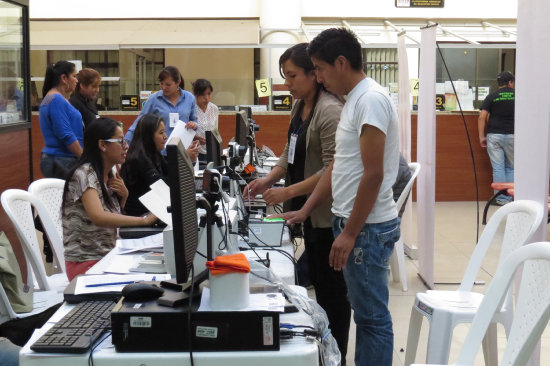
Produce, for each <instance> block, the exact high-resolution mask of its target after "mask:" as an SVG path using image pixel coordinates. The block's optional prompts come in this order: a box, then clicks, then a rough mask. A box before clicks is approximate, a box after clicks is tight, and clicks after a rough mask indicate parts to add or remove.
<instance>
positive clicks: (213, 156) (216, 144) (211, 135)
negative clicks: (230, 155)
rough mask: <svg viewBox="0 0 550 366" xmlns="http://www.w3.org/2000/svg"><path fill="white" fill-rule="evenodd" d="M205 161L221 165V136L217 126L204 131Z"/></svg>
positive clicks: (216, 165)
mask: <svg viewBox="0 0 550 366" xmlns="http://www.w3.org/2000/svg"><path fill="white" fill-rule="evenodd" d="M206 161H207V162H213V163H214V166H215V167H218V166H222V165H223V163H222V137H221V135H220V133H219V131H218V129H217V128H214V129H212V131H206Z"/></svg>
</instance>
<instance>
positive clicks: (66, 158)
mask: <svg viewBox="0 0 550 366" xmlns="http://www.w3.org/2000/svg"><path fill="white" fill-rule="evenodd" d="M76 83H77V79H76V69H75V66H74V64H73V63H72V62H68V61H58V62H56V63H55V64H54V65H50V66H48V67H47V69H46V75H45V77H44V87H43V88H42V95H43V96H44V98H43V99H42V103H41V104H40V113H39V120H40V130H41V131H42V136H43V137H44V142H45V146H44V149H42V156H41V158H40V170H41V171H42V174H43V175H44V176H45V177H46V178H61V179H65V178H66V177H67V173H68V171H69V170H70V168H71V166H72V165H73V164H74V163H75V162H76V159H77V158H78V157H80V155H81V154H82V144H83V125H82V115H81V114H80V112H79V111H78V110H77V109H76V108H75V107H73V106H72V105H71V104H70V103H69V101H68V100H67V98H66V95H69V94H71V93H72V92H73V91H74V89H75V87H76Z"/></svg>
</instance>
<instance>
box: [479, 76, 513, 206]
mask: <svg viewBox="0 0 550 366" xmlns="http://www.w3.org/2000/svg"><path fill="white" fill-rule="evenodd" d="M497 83H498V90H497V91H495V92H494V93H491V94H489V95H488V96H487V98H485V100H484V101H483V103H482V104H481V107H480V108H479V109H480V112H479V119H478V130H479V142H480V144H481V147H482V148H484V149H485V148H486V149H487V153H488V154H489V159H490V160H491V165H492V167H493V182H495V183H496V182H509V183H512V182H514V103H515V91H514V85H515V78H514V75H512V73H511V72H509V71H504V72H501V73H500V74H498V75H497ZM495 193H496V191H495ZM511 200H512V197H511V196H508V195H501V196H499V197H497V199H496V203H497V204H498V205H500V206H502V205H505V204H506V203H508V202H510V201H511Z"/></svg>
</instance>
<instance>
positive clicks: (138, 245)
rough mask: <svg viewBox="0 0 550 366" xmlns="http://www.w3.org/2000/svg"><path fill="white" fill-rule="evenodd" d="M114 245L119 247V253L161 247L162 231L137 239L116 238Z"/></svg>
mask: <svg viewBox="0 0 550 366" xmlns="http://www.w3.org/2000/svg"><path fill="white" fill-rule="evenodd" d="M116 246H117V247H118V248H119V253H120V254H126V253H132V252H137V251H140V250H148V249H154V248H162V247H163V237H162V233H159V234H155V235H149V236H146V237H143V238H138V239H118V240H117V241H116Z"/></svg>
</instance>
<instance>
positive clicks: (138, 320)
mask: <svg viewBox="0 0 550 366" xmlns="http://www.w3.org/2000/svg"><path fill="white" fill-rule="evenodd" d="M187 309H188V308H187V307H186V306H182V307H176V308H171V307H166V306H160V305H158V304H157V301H156V300H153V301H147V302H143V303H135V302H127V301H124V299H121V300H120V301H119V302H118V304H117V305H116V306H115V308H114V309H113V311H112V313H111V328H112V341H113V345H114V346H115V349H116V350H117V352H182V351H189V349H190V344H189V334H191V335H192V337H191V347H192V350H193V351H201V352H205V351H277V350H279V347H280V343H279V313H277V312H269V311H215V312H210V311H208V312H206V311H205V312H202V311H201V312H197V311H194V312H192V313H191V327H189V326H188V324H189V323H188V311H187ZM189 330H190V331H191V333H189Z"/></svg>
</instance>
